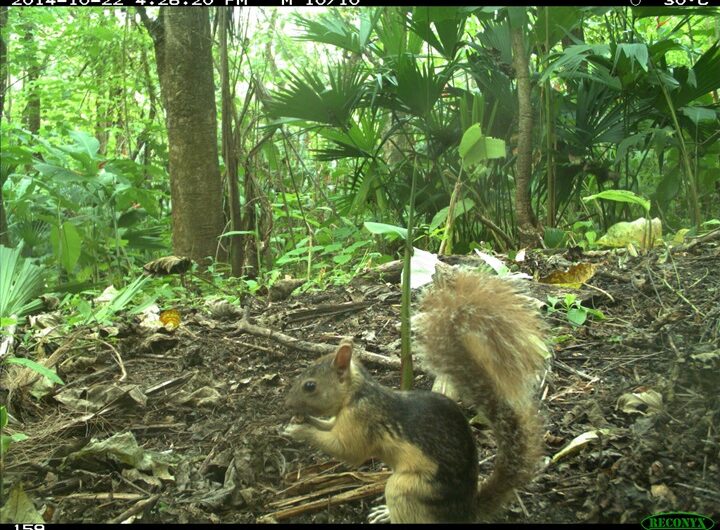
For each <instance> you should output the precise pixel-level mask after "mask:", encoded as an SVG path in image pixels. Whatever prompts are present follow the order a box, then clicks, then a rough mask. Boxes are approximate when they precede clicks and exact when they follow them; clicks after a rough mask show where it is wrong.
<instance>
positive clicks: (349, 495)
mask: <svg viewBox="0 0 720 530" xmlns="http://www.w3.org/2000/svg"><path fill="white" fill-rule="evenodd" d="M384 489H385V481H383V482H379V483H376V484H365V485H364V486H360V487H359V488H356V489H354V490H352V491H346V492H344V493H340V494H338V495H333V496H332V497H328V498H327V499H318V500H316V501H312V502H309V503H307V504H303V505H301V506H294V507H292V508H286V509H284V510H279V511H277V512H273V513H269V514H267V515H264V516H263V517H260V518H258V522H270V521H281V520H283V519H288V518H290V517H294V516H297V515H300V514H303V513H307V512H315V511H318V510H322V509H324V508H328V507H330V506H336V505H338V504H344V503H346V502H350V501H355V500H359V499H364V498H365V497H370V496H371V495H377V494H378V493H380V492H382V491H383V490H384Z"/></svg>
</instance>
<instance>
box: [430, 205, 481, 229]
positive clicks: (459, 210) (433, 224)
mask: <svg viewBox="0 0 720 530" xmlns="http://www.w3.org/2000/svg"><path fill="white" fill-rule="evenodd" d="M474 207H475V201H473V200H472V199H470V198H469V197H468V198H465V199H463V200H461V201H459V202H458V203H457V204H456V205H455V213H454V214H453V220H455V219H457V218H458V217H460V216H461V215H463V214H464V213H466V212H469V211H470V210H472V209H473V208H474ZM449 211H450V206H446V207H445V208H443V209H442V210H440V211H438V213H436V214H435V215H434V216H433V218H432V221H430V226H429V229H430V231H431V232H432V231H433V230H435V229H436V228H437V227H439V226H440V225H441V224H443V223H444V222H445V220H446V219H447V217H448V212H449Z"/></svg>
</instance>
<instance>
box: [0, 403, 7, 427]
mask: <svg viewBox="0 0 720 530" xmlns="http://www.w3.org/2000/svg"><path fill="white" fill-rule="evenodd" d="M7 424H8V412H7V408H5V405H0V429H3V428H5V426H6V425H7Z"/></svg>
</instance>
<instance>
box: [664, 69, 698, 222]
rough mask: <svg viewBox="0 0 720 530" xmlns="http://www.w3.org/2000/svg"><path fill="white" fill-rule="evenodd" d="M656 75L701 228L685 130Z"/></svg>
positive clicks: (692, 210)
mask: <svg viewBox="0 0 720 530" xmlns="http://www.w3.org/2000/svg"><path fill="white" fill-rule="evenodd" d="M653 66H654V65H653ZM655 76H656V77H657V80H658V83H659V84H660V90H662V93H663V96H665V101H666V102H667V106H668V109H670V116H671V117H672V121H673V126H674V127H675V132H676V134H677V136H678V142H680V158H682V161H683V166H684V169H685V178H686V179H687V184H688V188H689V191H690V205H689V206H690V211H691V212H692V217H693V224H694V225H695V227H696V228H700V223H701V221H702V218H701V216H700V203H699V200H698V193H697V183H696V182H695V174H694V172H693V170H692V168H691V167H690V160H689V157H688V153H687V147H685V139H684V138H683V132H682V129H681V128H680V123H679V122H678V119H677V114H676V113H675V108H674V107H673V102H672V99H671V98H670V94H669V93H668V91H667V88H666V87H665V85H664V84H663V82H662V81H661V80H660V75H659V74H658V73H657V71H656V70H655Z"/></svg>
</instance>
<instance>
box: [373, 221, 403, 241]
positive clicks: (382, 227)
mask: <svg viewBox="0 0 720 530" xmlns="http://www.w3.org/2000/svg"><path fill="white" fill-rule="evenodd" d="M363 226H364V227H365V228H367V229H368V231H369V232H371V233H373V234H396V235H398V236H400V237H401V238H403V239H407V228H403V227H401V226H394V225H388V224H385V223H373V222H371V221H366V222H365V223H363Z"/></svg>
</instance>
